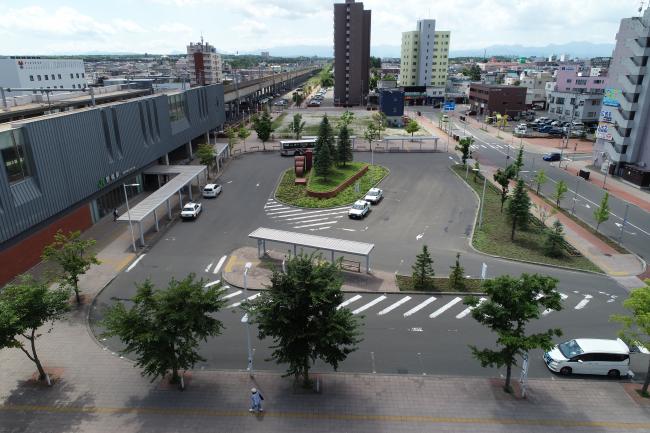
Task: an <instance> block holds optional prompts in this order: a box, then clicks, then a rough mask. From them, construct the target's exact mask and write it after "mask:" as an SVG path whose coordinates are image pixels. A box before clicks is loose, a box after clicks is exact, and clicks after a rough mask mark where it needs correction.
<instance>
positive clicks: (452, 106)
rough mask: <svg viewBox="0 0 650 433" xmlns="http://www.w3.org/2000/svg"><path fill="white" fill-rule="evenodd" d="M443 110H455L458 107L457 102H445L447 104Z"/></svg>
mask: <svg viewBox="0 0 650 433" xmlns="http://www.w3.org/2000/svg"><path fill="white" fill-rule="evenodd" d="M442 109H443V111H454V110H455V109H456V103H455V102H445V105H444V106H443V107H442Z"/></svg>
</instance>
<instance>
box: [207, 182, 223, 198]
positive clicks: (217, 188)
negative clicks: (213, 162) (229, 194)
mask: <svg viewBox="0 0 650 433" xmlns="http://www.w3.org/2000/svg"><path fill="white" fill-rule="evenodd" d="M220 193H221V185H217V184H216V183H209V184H207V185H206V186H204V187H203V197H205V198H211V197H216V196H218V195H219V194H220Z"/></svg>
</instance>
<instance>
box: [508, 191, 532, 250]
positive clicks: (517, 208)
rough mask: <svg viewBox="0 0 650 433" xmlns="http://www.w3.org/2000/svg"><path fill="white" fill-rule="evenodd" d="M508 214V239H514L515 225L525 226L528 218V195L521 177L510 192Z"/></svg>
mask: <svg viewBox="0 0 650 433" xmlns="http://www.w3.org/2000/svg"><path fill="white" fill-rule="evenodd" d="M508 215H510V222H511V223H512V232H511V233H510V239H511V240H513V241H514V240H515V230H516V229H517V226H519V227H520V228H525V227H526V226H527V225H528V220H529V218H530V197H528V191H526V184H525V183H524V180H523V179H519V180H518V181H517V185H516V186H515V190H514V191H513V192H512V196H511V197H510V202H509V203H508Z"/></svg>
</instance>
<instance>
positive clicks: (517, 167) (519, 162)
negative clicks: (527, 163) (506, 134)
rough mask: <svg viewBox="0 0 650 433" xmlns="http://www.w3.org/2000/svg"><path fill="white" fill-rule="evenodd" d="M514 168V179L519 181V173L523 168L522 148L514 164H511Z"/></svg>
mask: <svg viewBox="0 0 650 433" xmlns="http://www.w3.org/2000/svg"><path fill="white" fill-rule="evenodd" d="M512 166H513V167H514V168H513V170H514V172H515V179H519V172H520V171H521V169H522V168H523V167H524V148H523V147H520V148H519V151H518V152H517V158H516V159H515V162H514V164H512Z"/></svg>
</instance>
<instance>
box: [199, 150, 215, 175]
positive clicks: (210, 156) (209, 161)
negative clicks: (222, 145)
mask: <svg viewBox="0 0 650 433" xmlns="http://www.w3.org/2000/svg"><path fill="white" fill-rule="evenodd" d="M196 156H197V157H198V158H199V161H200V162H201V164H203V165H205V166H206V167H208V174H209V173H210V168H211V167H212V166H214V161H215V158H216V156H217V154H216V152H215V151H214V147H213V146H212V145H211V144H207V143H203V144H199V148H198V149H197V151H196Z"/></svg>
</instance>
